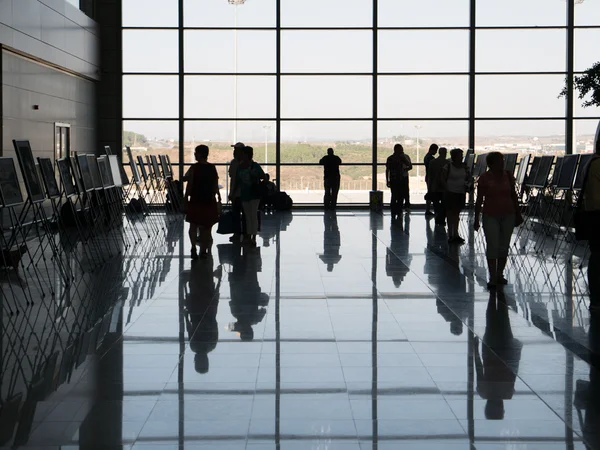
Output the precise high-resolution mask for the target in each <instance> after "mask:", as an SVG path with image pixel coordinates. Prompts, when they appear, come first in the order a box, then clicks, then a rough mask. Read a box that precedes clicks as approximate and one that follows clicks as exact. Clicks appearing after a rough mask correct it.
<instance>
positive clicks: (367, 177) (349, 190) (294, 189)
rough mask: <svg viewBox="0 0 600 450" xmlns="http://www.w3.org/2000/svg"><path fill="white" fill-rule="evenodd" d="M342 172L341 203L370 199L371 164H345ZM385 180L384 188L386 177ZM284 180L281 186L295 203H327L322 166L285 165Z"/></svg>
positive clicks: (339, 198)
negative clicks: (324, 200)
mask: <svg viewBox="0 0 600 450" xmlns="http://www.w3.org/2000/svg"><path fill="white" fill-rule="evenodd" d="M340 174H341V180H340V192H339V195H338V203H368V202H369V191H371V187H372V181H371V180H372V179H373V176H372V169H371V167H368V166H351V165H344V166H342V167H341V168H340ZM384 177H385V175H384ZM383 181H384V182H383V183H381V187H382V188H383V185H384V184H385V178H384V180H383ZM280 182H281V185H280V188H281V190H282V191H286V192H287V193H288V194H289V195H290V196H291V197H292V199H293V200H294V203H295V204H301V203H323V194H324V186H323V168H322V167H319V166H300V165H298V166H282V167H281V180H280Z"/></svg>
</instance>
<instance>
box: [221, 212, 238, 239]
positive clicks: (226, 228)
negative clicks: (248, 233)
mask: <svg viewBox="0 0 600 450" xmlns="http://www.w3.org/2000/svg"><path fill="white" fill-rule="evenodd" d="M238 219H239V216H238ZM235 220H236V218H235V215H234V214H233V211H232V210H231V208H226V209H223V210H222V211H221V216H220V217H219V225H218V226H217V233H218V234H233V233H235V232H236V229H238V228H239V226H238V227H236V226H235Z"/></svg>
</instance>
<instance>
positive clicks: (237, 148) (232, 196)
mask: <svg viewBox="0 0 600 450" xmlns="http://www.w3.org/2000/svg"><path fill="white" fill-rule="evenodd" d="M245 146H246V145H245V144H244V143H243V142H238V143H236V144H234V145H232V147H233V159H232V160H231V163H230V164H229V178H230V180H231V182H230V186H231V191H230V193H229V200H230V201H231V205H232V208H231V210H232V212H233V215H234V218H235V223H236V231H235V233H234V234H233V236H231V237H230V238H229V241H230V242H239V241H240V239H241V237H242V233H243V232H244V229H245V228H246V221H245V220H244V211H243V209H242V199H241V197H240V194H241V192H240V187H239V186H236V183H235V180H236V175H237V170H238V167H239V165H240V158H241V153H242V151H243V150H244V147H245Z"/></svg>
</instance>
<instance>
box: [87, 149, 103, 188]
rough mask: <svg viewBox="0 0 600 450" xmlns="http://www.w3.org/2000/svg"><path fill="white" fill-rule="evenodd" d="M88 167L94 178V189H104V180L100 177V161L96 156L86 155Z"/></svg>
mask: <svg viewBox="0 0 600 450" xmlns="http://www.w3.org/2000/svg"><path fill="white" fill-rule="evenodd" d="M86 156H87V162H88V167H89V168H90V174H91V176H92V183H93V185H94V189H102V188H103V186H102V178H101V177H100V168H99V167H98V160H97V159H96V156H94V155H86Z"/></svg>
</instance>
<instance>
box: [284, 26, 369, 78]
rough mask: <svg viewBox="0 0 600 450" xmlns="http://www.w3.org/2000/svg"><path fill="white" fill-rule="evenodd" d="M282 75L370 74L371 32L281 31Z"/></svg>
mask: <svg viewBox="0 0 600 450" xmlns="http://www.w3.org/2000/svg"><path fill="white" fill-rule="evenodd" d="M281 58H282V63H281V64H282V70H283V72H372V71H373V33H372V32H371V31H284V32H283V33H282V50H281Z"/></svg>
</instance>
